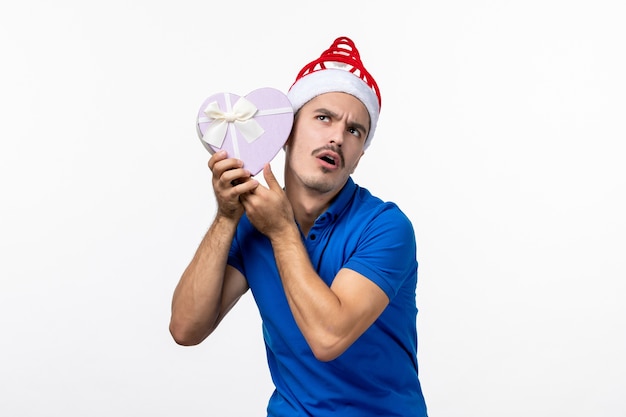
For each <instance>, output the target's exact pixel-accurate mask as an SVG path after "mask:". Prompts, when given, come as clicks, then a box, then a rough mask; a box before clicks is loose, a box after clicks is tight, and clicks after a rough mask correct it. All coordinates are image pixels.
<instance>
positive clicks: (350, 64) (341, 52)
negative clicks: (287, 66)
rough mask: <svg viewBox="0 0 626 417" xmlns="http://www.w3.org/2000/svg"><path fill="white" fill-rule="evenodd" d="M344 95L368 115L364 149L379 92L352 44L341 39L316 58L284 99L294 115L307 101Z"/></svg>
mask: <svg viewBox="0 0 626 417" xmlns="http://www.w3.org/2000/svg"><path fill="white" fill-rule="evenodd" d="M336 92H341V93H348V94H351V95H353V96H354V97H356V98H358V99H359V100H360V101H361V102H362V103H363V104H364V105H365V107H366V108H367V111H368V113H369V115H370V129H369V133H368V135H367V138H366V139H365V146H364V147H365V148H367V147H368V146H369V145H370V143H371V141H372V137H373V136H374V132H375V130H376V124H377V123H378V116H379V114H380V106H381V99H380V91H379V89H378V85H377V84H376V81H374V78H373V77H372V76H371V75H370V74H369V72H367V70H366V69H365V67H364V66H363V63H362V62H361V57H360V55H359V51H358V50H357V49H356V46H355V45H354V42H353V41H352V40H351V39H349V38H347V37H345V36H343V37H339V38H337V39H335V41H334V42H333V44H332V45H331V46H330V48H328V49H327V50H326V51H324V52H323V53H322V55H320V57H319V58H318V59H316V60H314V61H311V62H309V63H308V64H307V65H305V66H304V68H302V70H300V73H299V74H298V76H297V77H296V81H295V82H294V83H293V85H292V86H291V88H290V89H289V91H288V92H287V97H288V98H289V100H290V101H291V105H292V106H293V111H294V113H295V112H297V111H298V110H299V109H300V107H302V106H304V105H305V104H306V103H307V102H308V101H309V100H311V99H312V98H314V97H317V96H319V95H321V94H325V93H336Z"/></svg>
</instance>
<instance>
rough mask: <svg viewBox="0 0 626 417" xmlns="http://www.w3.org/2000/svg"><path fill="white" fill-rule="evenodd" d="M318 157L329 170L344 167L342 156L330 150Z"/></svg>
mask: <svg viewBox="0 0 626 417" xmlns="http://www.w3.org/2000/svg"><path fill="white" fill-rule="evenodd" d="M316 157H317V159H318V160H320V161H321V162H322V164H323V165H324V166H325V167H327V168H331V169H336V168H338V167H340V166H342V165H343V164H342V159H341V156H340V155H339V154H338V153H336V152H334V151H331V150H328V149H325V150H322V151H321V152H319V153H318V154H317V155H316Z"/></svg>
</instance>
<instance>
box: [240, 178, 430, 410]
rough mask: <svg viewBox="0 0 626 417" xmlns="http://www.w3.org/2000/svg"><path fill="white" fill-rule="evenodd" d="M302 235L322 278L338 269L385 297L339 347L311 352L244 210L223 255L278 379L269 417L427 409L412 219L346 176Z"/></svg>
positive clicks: (267, 247) (270, 256) (328, 279)
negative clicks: (377, 311)
mask: <svg viewBox="0 0 626 417" xmlns="http://www.w3.org/2000/svg"><path fill="white" fill-rule="evenodd" d="M303 243H304V245H305V246H306V249H307V251H308V253H309V257H310V259H311V263H312V264H313V267H314V268H315V269H316V271H317V272H318V274H319V275H320V277H321V278H322V279H323V280H324V282H325V283H326V284H327V285H329V286H330V285H331V283H332V281H333V279H334V277H335V275H337V273H338V272H339V270H340V269H342V268H349V269H352V270H354V271H356V272H358V273H360V274H362V275H363V276H365V277H367V278H368V279H370V280H372V281H373V282H374V283H375V284H376V285H378V286H379V287H380V288H381V289H382V290H383V291H384V292H385V294H387V296H388V297H389V300H390V302H389V305H388V306H387V308H386V309H385V310H384V311H383V313H382V314H381V315H380V317H379V318H378V319H377V320H376V321H375V322H374V323H373V324H372V325H371V326H370V328H368V329H367V330H366V331H365V332H364V333H363V335H361V336H360V337H359V338H358V339H357V340H356V341H355V342H354V343H353V344H352V345H351V346H350V347H349V348H348V349H347V350H346V351H345V352H344V353H343V354H341V355H340V356H339V357H337V358H336V359H334V360H332V361H329V362H321V361H319V360H317V359H316V358H315V356H313V353H312V352H311V349H310V348H309V346H308V344H307V342H306V340H305V339H304V336H303V335H302V333H301V332H300V329H299V328H298V326H297V325H296V322H295V319H294V318H293V315H292V314H291V310H290V309H289V305H288V303H287V299H286V297H285V293H284V290H283V286H282V283H281V279H280V276H279V274H278V270H277V267H276V262H275V259H274V253H273V251H272V246H271V244H270V242H269V240H268V239H267V238H266V237H265V236H264V235H262V234H261V233H259V232H258V231H257V230H256V229H255V228H254V227H253V226H252V225H251V224H250V221H249V220H248V218H247V217H245V216H244V217H242V219H241V221H240V222H239V226H238V228H237V232H236V235H235V238H234V240H233V244H232V247H231V250H230V254H229V259H228V263H229V264H230V265H232V266H234V267H235V268H237V269H238V270H239V271H241V272H242V273H243V275H244V276H245V277H246V279H247V280H248V285H249V286H250V289H251V291H252V294H253V296H254V299H255V301H256V304H257V306H258V308H259V312H260V314H261V318H262V323H263V337H264V341H265V346H266V351H267V360H268V364H269V369H270V373H271V376H272V380H273V382H274V385H275V387H276V389H275V391H274V393H273V394H272V397H271V398H270V400H269V404H268V408H267V411H268V416H272V417H278V416H289V417H293V416H315V417H325V416H333V417H336V416H341V417H351V416H355V417H367V416H386V417H391V416H415V417H424V416H426V415H427V414H426V405H425V402H424V397H423V395H422V390H421V387H420V383H419V378H418V366H417V332H416V315H417V308H416V304H415V289H416V284H417V259H416V243H415V234H414V230H413V226H412V224H411V222H410V220H409V219H408V218H407V217H406V216H405V215H404V214H403V213H402V211H401V210H400V209H399V208H398V207H397V206H396V205H395V204H394V203H389V202H383V201H382V200H380V199H379V198H377V197H374V196H373V195H372V194H371V193H370V192H369V191H368V190H366V189H365V188H362V187H359V186H358V185H356V184H355V183H354V181H353V180H352V179H349V180H348V182H347V183H346V185H345V186H344V188H343V189H342V190H341V192H340V193H339V194H338V195H337V197H336V198H335V200H334V201H333V202H332V204H331V205H330V207H329V208H328V210H327V211H326V212H325V213H323V214H322V215H321V216H319V218H318V219H317V220H316V222H315V224H314V225H313V227H312V228H311V230H310V232H309V235H308V236H307V237H306V238H304V237H303Z"/></svg>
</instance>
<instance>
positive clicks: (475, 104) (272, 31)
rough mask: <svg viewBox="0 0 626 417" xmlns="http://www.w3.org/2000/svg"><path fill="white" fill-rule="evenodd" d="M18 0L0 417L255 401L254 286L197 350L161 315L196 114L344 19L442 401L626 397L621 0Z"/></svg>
mask: <svg viewBox="0 0 626 417" xmlns="http://www.w3.org/2000/svg"><path fill="white" fill-rule="evenodd" d="M8 3H9V2H4V3H3V5H2V6H0V53H1V60H2V64H1V65H0V119H1V122H0V185H1V190H0V191H1V193H0V198H1V199H2V201H1V204H0V256H1V258H0V329H1V331H0V343H1V349H2V350H1V356H0V414H1V415H3V416H11V417H16V416H93V417H96V416H182V415H184V416H240V415H246V416H263V415H265V405H266V402H267V399H268V396H269V395H270V392H271V389H272V386H271V382H270V379H269V375H268V372H267V370H266V363H265V352H264V348H263V344H262V340H261V331H260V321H259V318H258V314H257V312H256V307H255V306H254V304H253V301H252V297H251V296H250V295H246V296H245V297H244V298H243V299H242V301H241V302H240V304H239V305H238V306H237V307H236V308H235V310H233V312H232V313H231V315H229V316H228V317H227V318H226V320H225V321H224V322H223V324H222V326H221V327H220V328H219V329H218V330H217V332H216V333H215V334H214V335H213V336H212V337H211V338H210V339H208V340H207V341H205V342H204V343H202V344H201V345H199V346H196V347H186V348H185V347H180V346H177V345H176V344H175V343H174V342H173V340H172V339H171V338H170V336H169V333H168V330H167V327H168V321H169V305H170V299H171V294H172V291H173V289H174V286H175V284H176V282H177V280H178V278H179V276H180V274H181V273H182V271H183V269H184V268H185V266H186V265H187V263H188V262H189V260H190V259H191V256H192V255H193V252H194V251H195V249H196V247H197V245H198V243H199V241H200V239H201V237H202V235H203V234H204V232H205V230H206V228H207V227H208V225H209V223H210V221H211V218H212V216H213V213H214V209H215V205H214V199H213V195H212V191H211V187H210V178H209V172H208V169H207V167H206V162H207V160H208V156H209V155H208V153H207V152H206V151H205V149H204V147H203V146H202V145H201V143H200V141H199V139H198V137H197V136H196V132H195V126H194V122H195V114H196V112H197V110H198V108H199V106H200V104H201V103H202V101H203V100H204V99H205V98H206V97H207V96H209V95H211V94H215V93H218V92H232V93H236V94H240V95H245V94H247V93H248V92H250V91H251V90H253V89H255V88H259V87H265V86H269V87H274V88H278V89H280V90H282V91H286V90H287V89H288V88H289V86H290V85H291V82H292V81H293V79H294V77H295V75H296V73H297V72H298V70H299V69H300V68H301V67H302V66H303V65H304V64H305V63H307V62H309V61H310V60H312V59H314V58H316V57H317V56H319V54H320V53H321V52H322V51H323V50H324V49H326V48H327V47H328V46H329V45H330V44H331V42H332V41H333V40H334V39H335V38H336V37H338V36H341V35H347V36H349V37H351V38H352V39H353V40H354V41H355V42H356V44H357V47H358V48H359V50H360V52H361V55H362V58H363V60H364V62H365V64H366V66H367V67H368V69H369V70H370V72H372V74H373V75H374V76H375V78H376V79H377V81H378V83H379V85H380V87H381V90H382V95H383V106H382V113H381V118H380V124H379V128H378V131H377V136H376V137H375V139H374V142H373V144H372V146H371V147H370V149H369V150H368V152H367V153H366V155H365V156H364V158H363V160H362V162H361V165H360V167H359V169H358V170H357V172H356V174H355V176H354V178H355V180H356V181H357V182H358V183H359V184H361V185H363V186H365V187H367V188H369V189H370V190H371V191H372V192H373V193H375V194H377V195H379V196H380V197H382V198H383V199H386V200H394V201H396V202H398V203H399V204H400V206H401V207H402V208H403V209H404V211H405V212H406V213H407V214H408V215H409V217H410V218H411V219H412V221H413V223H414V226H415V230H416V233H417V239H418V245H419V261H420V275H419V283H418V303H419V308H420V313H419V315H418V328H419V340H420V347H419V349H420V350H419V355H418V356H419V361H420V376H421V380H422V385H423V390H424V394H425V396H426V399H427V403H428V406H429V411H430V415H431V416H432V417H460V416H481V417H485V416H489V417H492V416H493V417H502V416H507V417H517V416H520V417H521V416H529V415H532V416H535V417H537V416H541V417H543V416H546V417H548V416H550V417H551V416H570V417H573V416H575V417H577V416H580V417H583V416H584V417H587V416H603V417H612V416H615V417H617V416H621V417H623V416H626V400H625V399H624V392H625V390H626V360H625V359H624V353H625V352H626V332H625V328H626V303H625V302H624V296H625V295H626V284H625V281H626V238H625V237H624V235H625V233H626V220H625V216H624V213H626V195H625V194H626V164H625V163H624V159H625V156H626V154H625V151H624V141H625V140H626V128H625V123H624V121H625V117H624V116H625V114H626V82H625V77H624V74H626V58H625V43H624V40H625V39H626V29H625V25H624V21H625V18H626V14H625V12H624V7H623V6H622V4H623V2H620V1H618V0H616V1H608V0H594V1H575V0H574V1H565V0H563V1H558V0H543V1H539V0H530V1H528V0H527V1H495V0H493V1H486V0H483V1H460V0H457V1H408V2H397V3H394V2H379V1H376V2H374V1H372V2H367V1H363V0H358V1H334V0H333V1H317V2H292V1H286V0H284V1H243V2H236V1H233V2H227V1H221V2H217V1H209V0H207V1H178V2H155V1H134V2H133V1H119V0H109V1H107V2H87V1H55V2H48V1H20V2H10V4H11V5H10V6H9V5H8ZM281 157H282V155H280V156H279V157H277V159H276V160H275V161H274V163H273V167H274V171H275V172H276V173H277V174H279V176H280V174H281V173H282V166H281V165H282V160H281Z"/></svg>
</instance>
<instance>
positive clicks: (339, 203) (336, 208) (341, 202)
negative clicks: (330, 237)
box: [326, 177, 357, 220]
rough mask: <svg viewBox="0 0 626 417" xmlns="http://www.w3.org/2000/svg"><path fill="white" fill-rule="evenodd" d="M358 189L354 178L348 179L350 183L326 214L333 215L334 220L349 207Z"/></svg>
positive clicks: (331, 204) (340, 192) (345, 186)
mask: <svg viewBox="0 0 626 417" xmlns="http://www.w3.org/2000/svg"><path fill="white" fill-rule="evenodd" d="M356 189H357V185H356V184H355V183H354V181H353V180H352V177H348V181H347V182H346V184H345V185H344V186H343V188H342V189H341V191H339V194H337V196H336V197H335V199H334V200H333V202H332V203H330V206H329V207H328V209H327V210H326V213H328V214H329V215H331V216H332V219H333V220H334V219H336V218H337V216H339V214H340V213H341V212H342V211H343V210H344V209H345V208H346V207H347V206H348V204H349V203H350V201H351V200H352V196H353V195H354V193H355V192H356Z"/></svg>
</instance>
